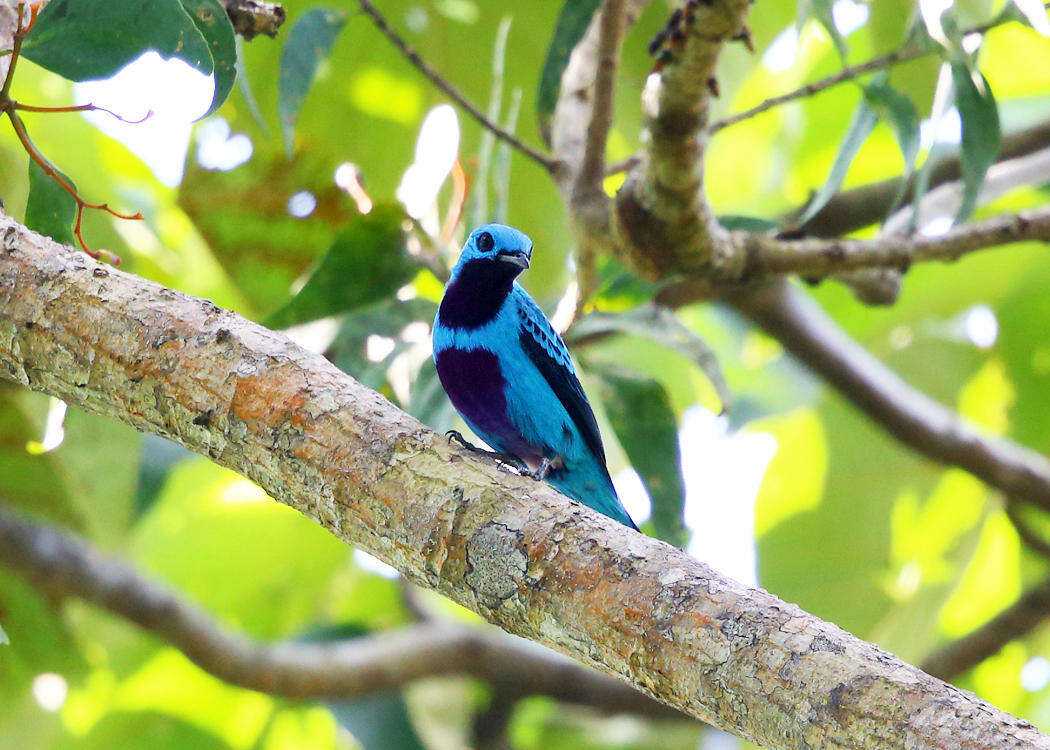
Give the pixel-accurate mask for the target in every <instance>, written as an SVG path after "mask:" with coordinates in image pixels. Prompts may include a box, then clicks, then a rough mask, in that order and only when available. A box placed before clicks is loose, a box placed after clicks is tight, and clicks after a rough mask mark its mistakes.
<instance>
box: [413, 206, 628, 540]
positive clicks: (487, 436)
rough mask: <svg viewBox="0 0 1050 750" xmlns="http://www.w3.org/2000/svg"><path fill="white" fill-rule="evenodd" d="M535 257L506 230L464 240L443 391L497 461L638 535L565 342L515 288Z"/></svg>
mask: <svg viewBox="0 0 1050 750" xmlns="http://www.w3.org/2000/svg"><path fill="white" fill-rule="evenodd" d="M531 257H532V240H530V239H529V238H528V236H526V235H525V234H524V233H522V232H519V231H518V230H517V229H512V228H511V227H507V226H503V225H502V224H485V225H483V226H480V227H478V228H477V229H475V230H474V232H473V233H471V235H470V237H469V238H467V242H466V244H465V245H464V246H463V253H462V254H461V255H460V258H459V262H458V263H457V264H456V267H455V268H454V269H452V275H451V278H450V279H449V282H448V284H447V285H446V286H445V294H444V296H443V297H442V299H441V305H440V306H439V307H438V312H437V318H436V319H435V321H434V364H435V365H436V366H437V372H438V377H439V378H440V379H441V385H442V386H443V387H444V389H445V393H447V394H448V397H449V399H450V400H451V401H452V405H453V406H455V407H456V410H457V411H458V412H459V413H460V416H462V417H463V420H464V421H465V422H466V423H467V425H469V426H470V429H471V430H473V431H474V433H475V434H476V435H477V436H478V437H480V438H481V439H483V440H484V441H485V442H486V443H488V444H489V445H490V446H492V447H493V448H494V449H495V454H494V455H495V456H496V457H498V458H500V459H502V460H504V461H505V462H507V463H509V464H511V465H513V466H515V467H516V468H518V469H519V471H521V472H522V473H525V474H527V475H529V476H531V477H533V478H534V479H541V480H545V481H547V482H548V483H549V484H551V485H553V486H554V487H556V488H557V489H558V490H560V491H561V492H562V493H564V494H565V495H568V496H569V497H571V498H572V499H573V500H577V501H579V502H581V503H583V504H584V505H587V506H589V507H591V508H594V509H595V510H596V511H598V512H599V513H604V514H605V515H607V516H609V517H611V518H614V519H616V520H617V521H619V522H620V523H622V524H625V525H627V526H630V527H631V528H633V529H637V528H638V527H637V526H635V525H634V522H632V521H631V517H630V516H629V515H628V514H627V511H626V510H624V507H623V505H622V504H621V503H620V500H619V498H618V497H617V496H616V490H615V489H613V483H612V479H611V478H610V477H609V470H608V468H606V465H605V449H604V448H603V447H602V439H601V435H600V434H599V433H598V424H597V422H595V420H594V412H592V411H591V405H590V404H589V403H588V402H587V397H586V396H585V395H584V393H583V388H582V386H580V381H579V379H578V378H577V377H576V371H575V370H574V369H573V366H572V360H571V359H569V352H568V349H566V347H565V342H564V341H562V339H561V336H559V335H558V334H557V333H556V332H555V331H554V329H553V328H552V327H551V324H550V321H549V320H547V317H546V316H545V315H544V314H543V311H542V310H540V308H539V306H538V305H537V304H536V303H535V302H534V301H533V299H532V297H530V296H529V295H528V293H527V292H526V291H525V290H524V289H523V288H522V287H521V286H520V285H519V284H518V283H517V282H516V281H515V279H516V278H517V277H518V274H520V273H521V272H522V271H524V270H525V269H526V268H528V267H529V260H530V258H531ZM449 437H450V439H451V438H452V437H455V438H456V439H458V441H459V442H460V443H462V444H463V445H464V446H465V447H467V448H469V449H471V450H475V451H478V450H480V449H478V448H476V447H475V446H473V445H471V444H470V443H468V442H467V441H465V440H464V439H463V436H462V435H460V434H459V433H456V432H455V431H453V432H450V433H449ZM481 452H484V453H489V452H488V451H481Z"/></svg>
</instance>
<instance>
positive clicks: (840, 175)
mask: <svg viewBox="0 0 1050 750" xmlns="http://www.w3.org/2000/svg"><path fill="white" fill-rule="evenodd" d="M876 122H878V116H877V115H876V114H875V112H874V111H873V110H872V109H871V107H869V106H868V104H867V102H864V101H862V102H861V103H860V106H858V107H857V111H856V113H854V115H853V122H851V123H850V126H849V130H847V131H846V137H845V138H843V139H842V144H841V145H840V146H839V153H838V155H837V156H836V157H835V162H834V163H833V164H832V165H831V173H830V174H829V175H828V179H827V180H826V181H825V182H824V185H823V186H822V187H821V188H820V190H818V191H817V194H816V195H814V196H813V198H812V199H811V200H810V202H809V204H808V205H807V206H806V210H805V211H803V212H802V215H801V216H799V217H798V218H797V219H796V220H795V224H796V226H802V225H803V224H805V223H806V222H807V221H809V220H810V219H812V218H813V217H814V216H816V215H817V212H818V211H820V209H822V208H824V205H825V204H826V203H827V202H828V201H829V200H831V199H832V197H833V196H834V195H835V194H836V193H837V192H838V191H839V188H841V187H842V183H843V182H845V181H846V174H847V173H848V172H849V168H850V164H852V163H853V159H854V158H855V157H856V156H857V152H858V151H860V147H861V146H863V145H864V141H866V140H868V136H869V135H871V131H872V129H874V127H875V123H876Z"/></svg>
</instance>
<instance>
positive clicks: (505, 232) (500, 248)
mask: <svg viewBox="0 0 1050 750" xmlns="http://www.w3.org/2000/svg"><path fill="white" fill-rule="evenodd" d="M530 258H532V240H530V239H529V236H528V235H527V234H525V233H524V232H519V231H518V230H517V229H514V228H513V227H508V226H505V225H503V224H482V225H481V226H480V227H478V228H477V229H475V230H474V231H473V232H471V233H470V236H469V237H468V238H467V241H466V244H464V245H463V253H462V254H461V255H460V256H459V263H458V264H457V269H458V268H462V267H463V266H465V265H466V264H468V263H470V264H472V265H473V264H475V263H484V264H488V263H493V264H497V265H496V266H495V268H497V269H498V270H499V271H501V273H500V275H501V276H502V275H504V274H507V275H509V276H510V278H514V277H515V276H517V275H518V274H519V273H521V272H522V271H524V270H525V269H526V268H528V267H529V260H530Z"/></svg>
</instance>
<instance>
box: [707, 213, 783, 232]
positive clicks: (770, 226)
mask: <svg viewBox="0 0 1050 750" xmlns="http://www.w3.org/2000/svg"><path fill="white" fill-rule="evenodd" d="M718 223H719V224H721V225H722V226H723V227H725V228H726V229H728V230H729V231H731V232H735V231H737V230H740V231H745V232H775V231H777V230H779V229H780V224H778V223H777V222H775V221H770V220H769V219H761V218H758V217H757V216H719V217H718Z"/></svg>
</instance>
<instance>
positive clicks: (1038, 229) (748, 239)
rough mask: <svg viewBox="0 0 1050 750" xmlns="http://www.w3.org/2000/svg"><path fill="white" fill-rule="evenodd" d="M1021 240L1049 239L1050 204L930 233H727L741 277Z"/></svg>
mask: <svg viewBox="0 0 1050 750" xmlns="http://www.w3.org/2000/svg"><path fill="white" fill-rule="evenodd" d="M1022 240H1042V241H1050V206H1044V207H1042V208H1037V209H1033V210H1031V211H1023V212H1021V213H1019V214H1007V215H1003V216H995V217H993V218H990V219H985V220H984V221H979V222H976V223H973V224H965V225H963V226H959V227H956V228H954V229H951V230H949V231H948V232H946V233H944V234H942V235H937V236H934V237H930V236H923V235H918V236H914V237H895V236H884V237H876V238H874V239H870V240H851V239H822V238H808V239H802V240H781V239H777V238H776V237H774V236H773V235H768V234H757V233H751V232H733V233H732V234H731V235H730V242H731V243H732V244H733V245H734V246H735V247H736V253H735V255H736V257H738V258H739V259H740V260H741V261H742V262H741V265H740V267H739V269H738V273H739V278H741V279H747V278H754V277H759V276H768V275H771V274H790V273H793V274H799V275H801V276H805V277H807V278H812V277H820V276H827V275H830V274H834V273H840V272H842V271H848V270H853V269H861V268H880V267H881V268H899V269H907V268H908V267H909V266H910V265H911V264H912V263H917V262H919V261H926V260H942V261H943V260H955V259H957V258H959V257H961V256H963V255H966V254H967V253H971V252H974V251H977V250H983V249H984V248H988V247H994V246H996V245H1006V244H1009V243H1011V242H1019V241H1022Z"/></svg>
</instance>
